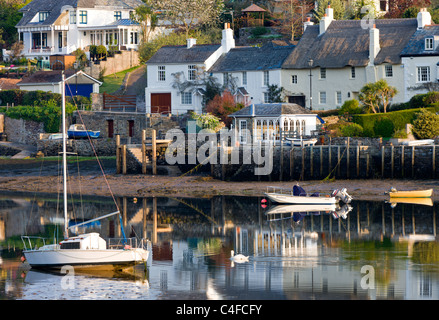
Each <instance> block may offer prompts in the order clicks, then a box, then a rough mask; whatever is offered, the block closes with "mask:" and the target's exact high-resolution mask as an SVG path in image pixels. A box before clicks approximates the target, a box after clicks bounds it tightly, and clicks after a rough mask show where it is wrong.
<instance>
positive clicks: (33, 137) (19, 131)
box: [4, 117, 45, 146]
mask: <svg viewBox="0 0 439 320" xmlns="http://www.w3.org/2000/svg"><path fill="white" fill-rule="evenodd" d="M4 123H5V124H4V132H5V133H6V134H7V136H8V141H10V142H16V143H22V144H28V145H32V146H36V145H37V141H38V140H39V137H40V133H45V131H44V124H43V123H42V122H36V121H29V120H22V119H12V118H9V117H5V122H4Z"/></svg>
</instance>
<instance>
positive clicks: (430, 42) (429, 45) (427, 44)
mask: <svg viewBox="0 0 439 320" xmlns="http://www.w3.org/2000/svg"><path fill="white" fill-rule="evenodd" d="M433 43H434V41H433V38H425V50H433Z"/></svg>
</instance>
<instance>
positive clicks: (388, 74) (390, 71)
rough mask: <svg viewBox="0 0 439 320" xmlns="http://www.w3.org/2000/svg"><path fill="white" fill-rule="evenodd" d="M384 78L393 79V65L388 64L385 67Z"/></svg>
mask: <svg viewBox="0 0 439 320" xmlns="http://www.w3.org/2000/svg"><path fill="white" fill-rule="evenodd" d="M384 76H385V77H386V78H392V77H393V66H392V65H391V64H386V65H385V66H384Z"/></svg>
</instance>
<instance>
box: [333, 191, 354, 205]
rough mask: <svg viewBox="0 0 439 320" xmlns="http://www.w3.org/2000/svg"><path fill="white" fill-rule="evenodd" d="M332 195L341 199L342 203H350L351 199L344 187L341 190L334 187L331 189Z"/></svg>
mask: <svg viewBox="0 0 439 320" xmlns="http://www.w3.org/2000/svg"><path fill="white" fill-rule="evenodd" d="M332 196H333V197H335V198H336V199H337V200H341V201H343V202H344V203H350V202H351V201H352V197H351V196H350V195H349V194H348V193H347V190H346V188H343V189H341V190H339V189H336V190H334V191H332Z"/></svg>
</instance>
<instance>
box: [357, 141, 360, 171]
mask: <svg viewBox="0 0 439 320" xmlns="http://www.w3.org/2000/svg"><path fill="white" fill-rule="evenodd" d="M359 175H360V146H357V179H358V177H359Z"/></svg>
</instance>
